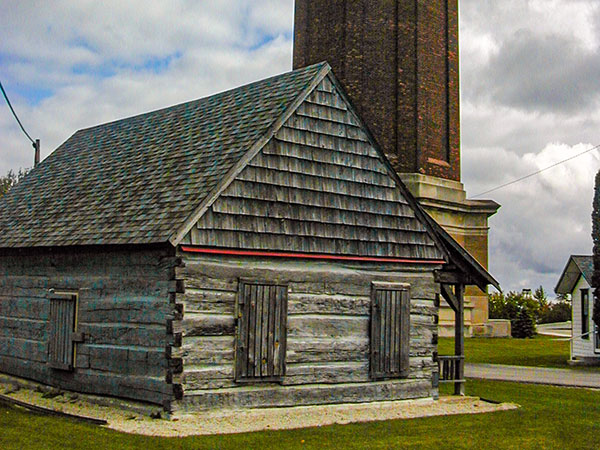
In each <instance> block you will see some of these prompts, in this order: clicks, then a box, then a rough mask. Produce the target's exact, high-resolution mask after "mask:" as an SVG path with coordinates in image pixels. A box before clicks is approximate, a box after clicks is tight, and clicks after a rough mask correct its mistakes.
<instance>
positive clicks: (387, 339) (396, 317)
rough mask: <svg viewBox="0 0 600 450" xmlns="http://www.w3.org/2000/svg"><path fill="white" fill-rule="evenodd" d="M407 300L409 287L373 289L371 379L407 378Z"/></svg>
mask: <svg viewBox="0 0 600 450" xmlns="http://www.w3.org/2000/svg"><path fill="white" fill-rule="evenodd" d="M409 356H410V298H409V291H408V287H406V286H401V287H393V288H389V287H385V288H384V287H380V286H377V285H374V286H373V291H372V301H371V377H372V378H373V379H384V378H396V377H404V376H407V375H408V370H409Z"/></svg>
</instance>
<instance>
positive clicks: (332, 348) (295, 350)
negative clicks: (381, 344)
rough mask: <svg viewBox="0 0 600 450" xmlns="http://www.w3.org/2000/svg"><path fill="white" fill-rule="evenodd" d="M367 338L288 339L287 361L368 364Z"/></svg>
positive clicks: (290, 362)
mask: <svg viewBox="0 0 600 450" xmlns="http://www.w3.org/2000/svg"><path fill="white" fill-rule="evenodd" d="M369 345H370V344H369V339H368V338H367V337H363V338H356V339H346V338H342V339H340V338H337V337H336V338H288V351H287V356H286V361H287V363H288V364H293V363H325V362H341V361H346V362H358V361H362V362H366V361H368V360H369Z"/></svg>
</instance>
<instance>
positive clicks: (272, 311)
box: [235, 281, 287, 382]
mask: <svg viewBox="0 0 600 450" xmlns="http://www.w3.org/2000/svg"><path fill="white" fill-rule="evenodd" d="M286 324H287V286H281V285H273V284H259V283H255V282H245V281H240V284H239V292H238V305H237V338H236V362H235V365H236V381H238V382H244V381H279V380H281V378H282V377H283V376H284V375H285V351H286Z"/></svg>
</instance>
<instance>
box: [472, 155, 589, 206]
mask: <svg viewBox="0 0 600 450" xmlns="http://www.w3.org/2000/svg"><path fill="white" fill-rule="evenodd" d="M598 148H600V145H596V146H595V147H592V148H590V149H588V150H586V151H584V152H581V153H578V154H576V155H574V156H571V157H570V158H567V159H564V160H562V161H559V162H557V163H554V164H552V165H551V166H548V167H544V168H543V169H540V170H538V171H537V172H533V173H530V174H529V175H525V176H524V177H521V178H517V179H516V180H513V181H509V182H508V183H505V184H502V185H500V186H497V187H495V188H493V189H490V190H488V191H485V192H482V193H481V194H477V195H474V196H472V197H471V198H477V197H481V196H482V195H485V194H489V193H490V192H494V191H497V190H499V189H502V188H505V187H507V186H510V185H511V184H515V183H518V182H520V181H523V180H526V179H527V178H531V177H534V176H536V175H539V174H540V173H542V172H545V171H546V170H549V169H552V168H553V167H556V166H560V165H561V164H564V163H566V162H568V161H571V160H572V159H575V158H579V157H580V156H582V155H585V154H586V153H589V152H591V151H593V150H596V149H598Z"/></svg>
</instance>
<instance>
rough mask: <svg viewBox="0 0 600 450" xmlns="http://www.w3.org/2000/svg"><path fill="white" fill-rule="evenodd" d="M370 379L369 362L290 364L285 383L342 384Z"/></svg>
mask: <svg viewBox="0 0 600 450" xmlns="http://www.w3.org/2000/svg"><path fill="white" fill-rule="evenodd" d="M367 381H369V363H368V361H364V362H338V363H326V364H288V366H287V369H286V376H285V377H284V379H283V384H284V385H299V384H314V383H319V384H341V383H359V382H367Z"/></svg>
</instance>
